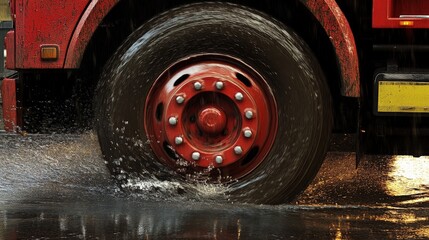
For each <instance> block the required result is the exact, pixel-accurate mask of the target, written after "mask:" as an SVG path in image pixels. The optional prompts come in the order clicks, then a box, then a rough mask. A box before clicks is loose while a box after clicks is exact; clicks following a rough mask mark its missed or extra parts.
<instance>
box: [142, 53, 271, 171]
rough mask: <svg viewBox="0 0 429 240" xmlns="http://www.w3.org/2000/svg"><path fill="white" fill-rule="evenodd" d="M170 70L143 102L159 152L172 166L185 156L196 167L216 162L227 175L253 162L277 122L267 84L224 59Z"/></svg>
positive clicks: (265, 146) (267, 143)
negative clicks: (266, 87) (271, 111)
mask: <svg viewBox="0 0 429 240" xmlns="http://www.w3.org/2000/svg"><path fill="white" fill-rule="evenodd" d="M169 70H170V71H168V73H169V74H168V75H163V76H161V78H160V79H159V80H157V83H158V85H157V84H155V85H154V86H153V88H152V89H151V91H150V93H149V95H148V100H147V103H146V115H147V117H146V118H145V119H147V120H146V121H145V127H146V129H147V132H148V133H149V139H151V146H152V149H153V150H154V152H155V153H156V154H157V155H158V157H160V158H161V159H162V158H163V159H167V163H168V162H170V163H171V164H172V165H174V164H175V165H176V166H177V161H178V160H180V159H183V160H185V161H186V162H188V165H189V166H191V167H192V166H194V167H196V168H197V169H198V168H213V167H214V168H219V169H221V170H222V171H224V172H225V174H229V175H243V174H246V173H247V172H249V171H250V170H251V169H253V168H254V167H256V166H257V165H258V164H259V163H260V162H261V161H262V159H263V157H264V156H265V154H266V153H267V152H268V151H267V150H266V149H269V147H270V146H271V144H272V141H273V135H274V133H275V130H273V129H276V128H277V117H274V118H273V117H271V115H272V114H271V113H270V108H269V107H267V106H275V101H274V99H273V98H272V96H271V95H269V96H270V97H269V98H267V97H266V95H267V92H269V89H264V88H263V87H262V88H261V87H260V83H259V82H261V83H264V81H263V80H262V79H257V80H255V79H254V78H253V77H251V75H249V74H247V73H246V72H244V71H242V70H240V69H239V68H237V67H235V66H233V65H231V64H229V63H226V62H206V61H202V62H198V63H196V64H195V63H194V64H190V65H188V66H187V67H185V68H183V67H182V68H180V70H176V71H173V70H172V69H169ZM171 72H175V74H173V75H171ZM264 86H265V85H264ZM268 94H270V93H268ZM267 99H268V100H267ZM274 116H276V115H275V114H274ZM270 134H271V135H270ZM161 146H162V147H161ZM166 146H168V147H167V148H166ZM262 155H263V156H262ZM235 172H237V173H235Z"/></svg>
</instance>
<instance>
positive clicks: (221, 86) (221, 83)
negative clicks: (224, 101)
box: [216, 82, 224, 90]
mask: <svg viewBox="0 0 429 240" xmlns="http://www.w3.org/2000/svg"><path fill="white" fill-rule="evenodd" d="M223 87H224V83H223V82H216V88H217V90H222V89H223Z"/></svg>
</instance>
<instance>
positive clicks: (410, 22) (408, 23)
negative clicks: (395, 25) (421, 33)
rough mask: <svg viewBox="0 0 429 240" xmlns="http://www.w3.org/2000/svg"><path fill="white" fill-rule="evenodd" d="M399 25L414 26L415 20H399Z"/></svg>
mask: <svg viewBox="0 0 429 240" xmlns="http://www.w3.org/2000/svg"><path fill="white" fill-rule="evenodd" d="M399 25H401V26H403V27H412V26H414V21H399Z"/></svg>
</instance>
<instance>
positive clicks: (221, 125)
mask: <svg viewBox="0 0 429 240" xmlns="http://www.w3.org/2000/svg"><path fill="white" fill-rule="evenodd" d="M226 122H227V117H226V114H225V112H224V111H223V110H222V109H219V108H216V107H207V108H204V109H203V110H202V111H201V112H200V114H199V115H198V121H197V124H198V127H199V128H200V129H201V130H202V131H203V132H205V133H207V134H211V135H217V134H219V133H221V132H222V131H223V130H224V129H225V127H226Z"/></svg>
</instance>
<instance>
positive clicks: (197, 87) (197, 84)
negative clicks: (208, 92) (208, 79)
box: [194, 82, 203, 91]
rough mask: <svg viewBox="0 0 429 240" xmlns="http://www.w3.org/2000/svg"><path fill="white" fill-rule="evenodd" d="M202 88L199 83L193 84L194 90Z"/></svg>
mask: <svg viewBox="0 0 429 240" xmlns="http://www.w3.org/2000/svg"><path fill="white" fill-rule="evenodd" d="M202 87H203V85H202V84H201V83H200V82H195V83H194V88H195V90H197V91H198V90H201V88H202Z"/></svg>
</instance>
